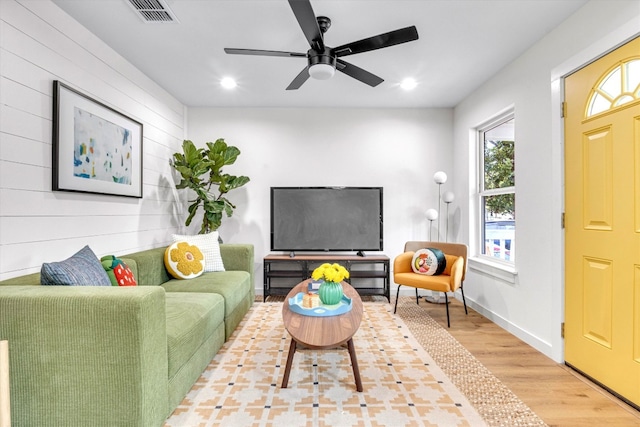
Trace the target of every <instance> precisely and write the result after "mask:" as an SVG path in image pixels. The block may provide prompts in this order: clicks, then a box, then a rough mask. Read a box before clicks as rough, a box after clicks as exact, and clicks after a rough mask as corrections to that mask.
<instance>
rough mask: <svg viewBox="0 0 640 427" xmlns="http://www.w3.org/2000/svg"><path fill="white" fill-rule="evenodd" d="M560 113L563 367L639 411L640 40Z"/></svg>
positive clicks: (569, 87)
mask: <svg viewBox="0 0 640 427" xmlns="http://www.w3.org/2000/svg"><path fill="white" fill-rule="evenodd" d="M565 103H566V105H565V107H566V110H565V210H566V217H565V227H566V228H565V232H566V234H565V361H566V362H567V364H569V365H570V366H573V367H574V368H576V369H578V370H579V371H581V372H583V373H584V374H586V375H588V376H589V377H591V378H593V379H594V380H596V381H597V382H599V383H601V384H602V385H604V386H606V387H607V388H609V389H611V390H612V391H614V392H615V393H617V394H619V395H621V396H622V397H624V398H625V399H627V400H629V401H630V402H633V403H634V404H636V405H640V38H636V39H634V40H633V41H631V42H629V43H627V44H625V45H624V46H622V47H620V48H619V49H617V50H615V51H613V52H611V53H610V54H608V55H606V56H604V57H602V58H600V59H599V60H597V61H595V62H594V63H592V64H590V65H588V66H586V67H585V68H582V69H580V70H579V71H577V72H575V73H574V74H572V75H570V76H568V77H567V78H566V80H565Z"/></svg>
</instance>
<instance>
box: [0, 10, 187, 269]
mask: <svg viewBox="0 0 640 427" xmlns="http://www.w3.org/2000/svg"><path fill="white" fill-rule="evenodd" d="M54 80H60V81H62V82H65V83H67V84H69V85H70V86H72V87H75V88H77V89H78V90H80V91H82V92H83V93H86V94H87V95H88V96H90V97H92V98H95V99H97V100H99V101H101V102H102V103H104V104H106V105H108V106H111V107H113V108H115V109H116V110H118V111H120V112H122V113H124V114H126V115H128V116H130V117H132V118H134V119H136V120H138V121H140V122H142V123H143V126H144V140H143V179H144V187H143V194H144V197H143V198H142V199H135V198H127V197H117V196H105V195H93V194H86V193H70V192H52V191H51V152H52V142H51V141H52V136H51V131H52V111H53V105H52V103H53V99H52V94H53V81H54ZM184 123H185V107H184V106H183V105H182V104H181V103H180V102H178V101H177V100H176V99H175V98H173V97H172V96H171V95H169V94H168V93H167V92H166V91H165V90H163V89H162V88H161V87H159V86H158V85H157V84H155V83H154V82H153V81H151V80H150V79H149V78H148V77H146V76H145V75H144V74H142V73H141V72H140V71H139V70H137V69H136V68H135V67H133V66H132V65H131V64H129V63H128V62H126V61H125V60H124V59H123V58H122V57H120V56H119V55H118V54H116V53H115V52H114V51H113V50H112V49H111V48H109V47H108V46H107V45H105V44H104V43H103V42H102V41H101V40H100V39H98V38H97V37H96V36H94V35H93V34H91V33H90V32H88V31H87V30H86V29H85V28H84V27H82V26H81V25H80V24H78V23H77V22H76V21H75V20H73V18H71V17H70V16H68V15H67V14H66V13H65V12H63V11H62V10H61V9H59V8H58V7H57V6H56V5H55V4H53V3H51V2H49V1H48V0H30V1H28V0H22V1H13V0H0V279H6V278H10V277H14V276H17V275H20V274H24V273H30V272H36V271H39V269H40V266H41V264H42V262H46V261H55V260H60V259H64V258H66V257H68V256H70V255H72V254H73V253H75V252H76V251H77V250H79V249H80V248H81V247H82V246H84V245H86V244H88V245H90V246H91V248H92V249H93V250H94V252H96V254H97V255H98V256H102V255H106V254H112V253H113V254H123V253H127V252H132V251H136V250H142V249H147V248H151V247H157V246H160V245H163V244H165V243H167V242H168V241H169V239H170V234H171V233H172V232H176V231H182V224H183V219H182V218H183V217H184V215H183V214H184V207H183V206H184V203H183V199H184V195H182V194H178V193H177V192H176V190H175V186H174V181H173V179H174V178H173V173H172V170H171V168H170V166H169V159H170V157H171V155H172V153H174V152H175V151H177V150H179V149H180V145H181V143H182V140H183V139H184Z"/></svg>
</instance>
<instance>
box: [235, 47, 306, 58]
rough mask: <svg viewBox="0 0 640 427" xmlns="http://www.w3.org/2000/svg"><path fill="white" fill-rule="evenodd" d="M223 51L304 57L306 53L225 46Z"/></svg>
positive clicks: (241, 53) (240, 53) (238, 53)
mask: <svg viewBox="0 0 640 427" xmlns="http://www.w3.org/2000/svg"><path fill="white" fill-rule="evenodd" d="M224 51H225V52H226V53H228V54H231V55H259V56H284V57H296V58H297V57H300V58H306V57H307V54H306V53H298V52H282V51H279V50H260V49H235V48H229V47H225V48H224Z"/></svg>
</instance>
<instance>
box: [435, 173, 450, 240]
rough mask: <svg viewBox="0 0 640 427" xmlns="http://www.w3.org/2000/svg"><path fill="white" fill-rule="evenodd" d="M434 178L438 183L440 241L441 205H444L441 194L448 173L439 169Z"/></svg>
mask: <svg viewBox="0 0 640 427" xmlns="http://www.w3.org/2000/svg"><path fill="white" fill-rule="evenodd" d="M433 180H434V181H435V182H436V184H438V239H437V240H438V242H439V241H440V230H442V229H441V228H440V216H441V215H440V207H441V206H442V202H441V200H442V196H441V191H442V184H444V183H445V182H447V174H446V173H444V172H443V171H438V172H436V173H434V174H433Z"/></svg>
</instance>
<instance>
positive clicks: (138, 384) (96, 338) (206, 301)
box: [0, 244, 255, 427]
mask: <svg viewBox="0 0 640 427" xmlns="http://www.w3.org/2000/svg"><path fill="white" fill-rule="evenodd" d="M164 250H165V248H157V249H150V250H146V251H142V252H137V253H132V254H128V255H122V256H120V258H121V259H122V260H123V261H124V262H125V263H126V264H127V265H128V266H129V267H130V268H131V270H132V271H133V273H134V276H135V277H136V280H137V282H138V285H139V286H135V287H109V286H107V287H101V286H40V274H39V273H34V274H29V275H24V276H20V277H15V278H12V279H8V280H4V281H0V340H8V341H9V352H10V353H9V360H10V380H11V387H10V391H11V418H12V425H13V426H14V427H17V426H28V427H38V426H47V427H48V426H65V427H67V426H78V427H88V426H92V427H93V426H109V427H115V426H131V427H144V426H161V425H162V424H163V423H164V421H165V420H166V418H167V417H168V416H169V415H170V414H171V413H172V412H173V410H174V409H175V408H176V407H177V406H178V404H179V403H180V402H181V401H182V399H183V398H184V396H185V395H186V394H187V392H188V391H189V390H190V388H191V387H192V386H193V384H194V383H195V381H196V380H197V379H198V377H199V376H200V374H201V373H202V372H203V370H204V369H205V368H206V366H207V365H208V364H209V362H210V361H211V359H213V357H214V356H215V354H216V353H217V352H218V350H219V349H220V348H221V347H222V345H223V344H224V342H225V341H226V340H227V339H228V338H229V336H230V335H231V333H232V332H233V331H234V329H235V328H236V327H237V326H238V324H239V323H240V321H241V320H242V319H243V317H244V316H245V314H246V313H247V311H248V310H249V308H250V307H251V305H252V304H253V301H254V298H255V289H254V280H253V265H254V252H253V251H254V249H253V246H252V245H246V244H221V245H220V251H221V254H222V259H223V262H224V266H225V270H226V271H224V272H210V273H204V274H203V275H202V276H200V277H197V278H195V279H191V280H175V279H172V278H171V277H170V276H169V275H168V273H167V271H166V269H165V267H164V259H163V256H164Z"/></svg>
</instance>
